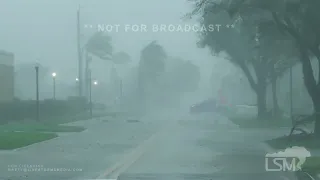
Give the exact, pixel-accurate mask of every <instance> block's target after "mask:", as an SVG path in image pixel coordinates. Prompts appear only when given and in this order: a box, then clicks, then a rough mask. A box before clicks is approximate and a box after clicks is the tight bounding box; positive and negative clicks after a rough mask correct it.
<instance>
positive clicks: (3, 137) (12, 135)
mask: <svg viewBox="0 0 320 180" xmlns="http://www.w3.org/2000/svg"><path fill="white" fill-rule="evenodd" d="M56 137H58V135H57V134H55V133H39V132H0V149H1V150H11V149H16V148H20V147H24V146H28V145H30V144H34V143H37V142H41V141H45V140H49V139H53V138H56Z"/></svg>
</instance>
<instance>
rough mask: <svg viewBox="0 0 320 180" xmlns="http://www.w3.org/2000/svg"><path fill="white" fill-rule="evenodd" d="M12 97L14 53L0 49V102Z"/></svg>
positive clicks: (10, 99) (8, 100)
mask: <svg viewBox="0 0 320 180" xmlns="http://www.w3.org/2000/svg"><path fill="white" fill-rule="evenodd" d="M13 99H14V54H13V53H10V52H6V51H3V50H0V102H10V101H12V100H13Z"/></svg>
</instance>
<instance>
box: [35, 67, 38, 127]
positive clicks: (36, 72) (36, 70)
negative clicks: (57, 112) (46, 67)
mask: <svg viewBox="0 0 320 180" xmlns="http://www.w3.org/2000/svg"><path fill="white" fill-rule="evenodd" d="M35 69H36V103H37V104H36V113H37V114H36V120H37V122H39V66H38V65H37V66H36V67H35Z"/></svg>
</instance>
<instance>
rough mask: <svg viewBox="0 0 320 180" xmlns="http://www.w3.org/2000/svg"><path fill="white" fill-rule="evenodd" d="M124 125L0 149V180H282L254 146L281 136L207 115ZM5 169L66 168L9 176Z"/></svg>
mask: <svg viewBox="0 0 320 180" xmlns="http://www.w3.org/2000/svg"><path fill="white" fill-rule="evenodd" d="M127 120H128V118H124V119H113V120H110V119H100V120H91V121H86V122H80V123H78V124H79V125H80V124H81V125H83V126H86V127H87V128H88V130H87V131H85V132H81V133H72V134H65V135H62V136H61V137H60V138H58V139H54V140H51V141H47V142H44V143H40V144H36V145H32V146H29V147H27V148H23V149H20V150H17V151H2V152H0V159H1V162H0V168H1V169H0V179H1V180H2V179H5V180H18V179H19V180H43V179H46V180H85V179H87V180H88V179H118V180H139V179H140V180H147V179H150V180H153V179H154V180H182V179H186V180H189V179H190V180H191V179H193V180H202V179H203V180H209V179H211V180H251V179H257V180H264V179H266V180H278V179H279V180H280V179H281V180H283V179H284V180H286V179H285V178H283V177H281V176H285V175H284V174H283V173H279V172H274V173H271V172H266V171H265V162H264V155H265V153H266V150H265V149H264V146H262V145H261V141H263V140H266V139H270V138H273V137H277V136H280V135H283V133H284V132H285V131H284V130H261V129H256V130H254V129H251V130H241V129H239V128H238V127H237V126H235V125H234V124H232V123H231V122H229V121H228V120H227V119H226V118H225V117H222V116H217V115H211V114H202V115H193V116H191V115H182V116H181V115H178V116H177V115H176V116H171V115H166V116H165V115H163V114H162V116H157V117H151V116H150V117H145V118H142V119H140V120H139V121H127ZM131 120H132V119H131ZM13 165H14V166H21V165H31V166H41V167H44V168H65V169H69V170H70V169H71V170H70V171H67V172H66V171H57V172H48V171H43V170H42V171H39V172H23V171H9V168H8V166H13ZM29 169H30V167H29ZM290 180H295V179H293V178H291V179H290Z"/></svg>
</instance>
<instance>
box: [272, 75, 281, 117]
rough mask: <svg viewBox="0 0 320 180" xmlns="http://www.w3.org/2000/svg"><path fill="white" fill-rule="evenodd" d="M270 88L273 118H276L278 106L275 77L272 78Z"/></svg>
mask: <svg viewBox="0 0 320 180" xmlns="http://www.w3.org/2000/svg"><path fill="white" fill-rule="evenodd" d="M271 86H272V102H273V116H278V115H279V105H278V98H277V78H276V77H272V79H271Z"/></svg>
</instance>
